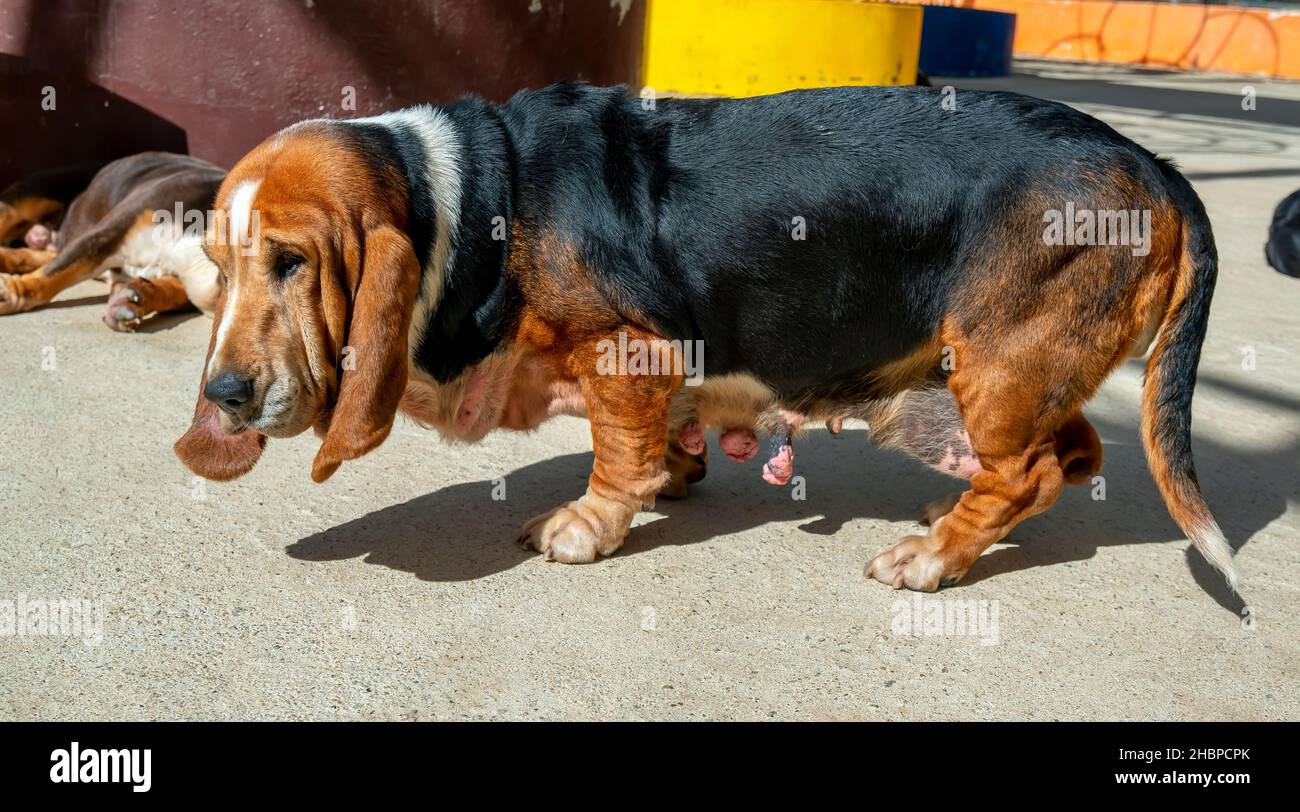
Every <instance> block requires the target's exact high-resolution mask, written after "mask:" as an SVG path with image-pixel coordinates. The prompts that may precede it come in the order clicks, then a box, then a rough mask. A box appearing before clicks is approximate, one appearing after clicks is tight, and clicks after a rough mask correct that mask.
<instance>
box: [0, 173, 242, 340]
mask: <svg viewBox="0 0 1300 812" xmlns="http://www.w3.org/2000/svg"><path fill="white" fill-rule="evenodd" d="M223 177H225V171H224V170H222V169H220V168H218V167H216V166H213V165H212V164H210V163H207V162H206V161H200V160H198V159H197V158H191V157H189V156H187V155H175V154H172V153H168V152H144V153H140V154H139V155H132V156H130V157H127V158H121V159H119V160H116V161H113V162H112V163H110V164H107V165H106V166H104V167H103V168H102V169H100V170H99V171H98V172H97V173H96V174H95V175H94V178H93V179H92V180H90V182H89V184H88V185H87V186H86V187H85V190H84V191H82V192H81V193H80V194H78V195H77V196H76V198H75V199H74V200H72V201H71V203H70V205H68V207H67V213H66V215H65V216H64V217H63V220H62V223H61V224H60V225H59V227H58V229H57V230H56V231H53V232H51V231H50V230H49V226H48V224H47V221H44V220H37V221H36V225H33V226H32V227H31V228H30V230H29V231H28V232H27V238H26V239H27V243H28V247H26V248H0V315H9V314H12V313H20V312H23V311H26V310H33V309H35V308H38V307H40V306H42V305H44V304H47V303H48V302H49V301H50V300H52V299H53V298H54V297H55V296H56V295H58V294H59V292H61V291H63V290H65V289H66V288H68V287H71V286H72V285H75V284H77V283H78V282H82V281H84V280H86V279H90V278H93V277H96V276H100V275H106V276H107V278H108V281H109V282H110V283H111V285H112V289H111V291H110V293H109V299H108V309H107V311H106V312H105V313H104V323H105V324H107V325H108V326H109V327H112V328H113V329H114V330H121V331H128V332H129V331H133V330H135V329H136V328H138V327H139V326H140V324H141V323H142V322H143V320H144V319H145V318H146V317H148V316H149V315H150V314H152V313H162V312H167V311H170V310H179V309H181V308H184V307H186V306H187V305H189V304H192V305H194V306H195V307H197V308H199V309H200V310H202V311H204V312H206V313H211V312H212V311H213V309H214V308H215V306H216V297H217V295H218V288H217V269H216V267H215V266H214V265H213V264H212V263H211V261H210V260H209V259H208V258H207V255H206V254H204V253H203V247H202V244H203V237H202V228H201V226H200V227H199V228H197V229H196V228H192V227H191V228H189V229H188V230H187V228H186V223H185V217H184V216H182V217H181V218H180V221H179V222H177V218H176V217H175V216H174V215H175V212H176V211H177V210H178V207H179V209H180V211H181V212H182V213H183V215H184V214H186V213H200V214H201V213H206V212H208V211H209V210H210V209H211V208H212V201H213V199H214V198H215V196H216V192H217V189H218V188H219V187H220V185H221V180H222V178H223ZM29 188H30V185H29ZM40 200H41V198H39V197H35V198H34V197H32V196H27V197H21V196H20V197H19V198H18V199H17V200H16V201H15V202H13V203H10V204H9V205H10V210H11V211H12V212H14V213H15V214H14V217H15V218H16V217H17V216H18V215H19V214H20V213H21V214H22V216H23V217H24V218H30V216H31V214H32V213H35V212H36V211H37V210H38V209H40V210H42V211H46V210H48V203H47V204H41V203H40ZM50 202H52V201H50ZM2 214H3V212H0V215H2ZM191 225H192V224H191Z"/></svg>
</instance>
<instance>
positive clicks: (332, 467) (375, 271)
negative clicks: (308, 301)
mask: <svg viewBox="0 0 1300 812" xmlns="http://www.w3.org/2000/svg"><path fill="white" fill-rule="evenodd" d="M349 277H350V278H355V277H352V275H351V274H350V275H349ZM419 288H420V265H419V262H418V261H417V260H416V258H415V251H414V249H412V247H411V241H410V240H409V239H408V238H407V236H406V234H404V233H402V232H401V231H400V230H398V229H397V228H396V227H394V226H381V227H379V228H376V229H373V230H371V231H370V232H368V233H367V234H366V240H365V247H364V250H363V252H362V265H361V273H360V275H359V278H357V281H356V282H355V283H354V290H355V293H354V294H353V296H352V305H351V313H350V315H349V319H348V338H347V346H346V347H344V352H343V356H342V369H341V370H340V375H341V378H340V381H339V393H338V399H337V401H336V402H335V404H334V408H333V409H332V410H331V412H330V414H329V415H328V417H327V418H326V420H327V421H328V422H327V423H326V425H327V426H328V428H326V429H325V442H324V443H322V444H321V447H320V451H318V452H317V453H316V461H315V462H314V463H313V464H312V469H311V478H312V479H314V480H315V481H317V482H324V481H325V480H327V479H329V478H330V476H331V475H332V474H333V473H334V472H335V471H337V470H338V467H339V465H341V464H342V463H343V462H344V461H345V460H351V459H356V458H357V457H360V456H361V455H362V454H365V453H366V452H367V451H370V450H371V449H373V448H375V447H376V446H378V445H379V444H380V443H382V442H383V441H384V438H386V437H387V436H388V432H389V431H390V430H392V428H393V419H394V418H395V417H396V416H397V405H398V403H399V402H400V401H401V399H402V393H403V392H404V391H406V364H407V358H406V349H407V340H406V335H407V332H408V330H409V328H410V325H411V311H412V309H413V308H414V307H415V296H416V294H417V293H418V292H419Z"/></svg>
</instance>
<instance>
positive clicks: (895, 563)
mask: <svg viewBox="0 0 1300 812" xmlns="http://www.w3.org/2000/svg"><path fill="white" fill-rule="evenodd" d="M942 549H943V544H942V542H941V541H940V540H939V539H938V538H937V537H935V536H933V535H930V536H908V537H907V538H904V539H903V540H902V541H900V542H898V543H897V544H895V545H894V546H893V547H890V548H889V549H888V550H885V551H884V552H883V553H881V554H880V555H878V556H876V557H875V558H873V559H871V561H870V562H868V564H867V566H866V569H864V570H863V571H862V574H863V576H865V577H867V578H875V579H876V580H877V581H879V582H880V583H882V584H888V585H889V586H892V587H893V588H894V589H902V588H903V587H907V588H908V589H911V590H914V591H916V592H934V591H936V590H938V589H939V587H943V586H951V585H952V584H955V583H957V581H959V580H960V579H961V577H962V576H963V575H965V574H966V570H965V569H961V570H957V569H956V568H954V567H952V566H951V565H950V564H949V563H948V562H947V561H946V560H945V558H944V556H943V554H942Z"/></svg>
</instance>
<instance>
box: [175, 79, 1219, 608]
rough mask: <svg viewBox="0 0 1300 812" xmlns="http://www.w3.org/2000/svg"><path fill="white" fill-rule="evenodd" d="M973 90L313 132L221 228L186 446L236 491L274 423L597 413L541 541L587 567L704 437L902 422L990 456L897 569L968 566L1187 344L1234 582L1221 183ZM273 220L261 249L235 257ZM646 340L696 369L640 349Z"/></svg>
mask: <svg viewBox="0 0 1300 812" xmlns="http://www.w3.org/2000/svg"><path fill="white" fill-rule="evenodd" d="M941 101H942V99H941V96H940V94H939V93H937V92H936V91H933V90H930V89H926V88H915V87H893V88H869V87H852V88H837V89H826V90H802V91H793V92H789V93H783V94H779V95H774V96H767V97H758V98H748V99H661V100H657V101H656V102H655V103H653V104H650V103H647V102H643V101H642V100H639V99H630V98H627V96H626V94H625V91H624V89H621V88H597V87H590V86H586V85H583V84H578V83H565V84H560V85H555V86H552V87H548V88H546V89H543V90H540V91H536V92H526V93H521V94H519V95H517V96H515V97H514V98H513V99H511V100H510V101H508V102H507V103H505V104H501V105H495V104H492V103H489V102H486V101H483V100H481V99H477V98H467V99H463V100H461V101H458V102H456V103H453V104H450V105H448V106H443V107H429V106H424V107H415V108H412V109H407V110H402V111H399V112H393V113H388V114H385V115H381V116H378V117H373V118H363V119H357V120H350V121H335V120H316V121H306V122H303V123H300V124H297V125H294V126H292V127H289V128H288V129H286V130H283V131H281V132H280V133H278V134H276V135H274V136H273V137H271V138H269V139H268V140H267V141H265V142H264V143H263V144H261V145H260V146H258V147H257V148H256V149H254V150H253V151H252V152H251V153H249V154H248V155H247V156H246V157H245V158H243V159H242V160H241V161H240V162H239V163H238V165H236V166H235V168H234V169H233V170H232V171H231V172H230V174H229V176H228V177H227V178H226V180H225V182H224V183H223V184H222V187H221V192H220V194H219V195H218V200H217V207H218V210H219V211H223V212H226V213H227V214H228V217H227V218H226V219H227V222H228V223H229V224H230V226H231V228H232V229H233V230H234V234H233V235H231V236H229V237H228V238H225V239H216V240H210V242H211V243H212V244H211V245H210V246H209V248H208V250H209V253H210V255H211V257H212V259H213V261H214V262H215V263H216V264H217V266H218V267H219V268H220V269H221V286H222V295H221V297H220V300H219V303H218V306H217V312H216V315H215V323H214V327H213V332H212V339H211V343H210V345H209V349H208V355H207V360H206V365H205V367H204V369H203V374H202V377H201V383H200V387H199V389H200V393H199V397H198V402H197V404H196V408H195V413H194V419H193V423H192V425H191V426H190V428H189V430H188V431H187V432H186V433H185V434H184V436H183V437H181V439H180V440H178V441H177V443H176V446H175V450H176V452H177V454H178V456H179V457H180V459H181V460H182V461H184V462H185V464H186V465H187V466H189V468H190V469H192V470H193V471H194V472H196V473H198V474H200V475H203V476H205V477H209V478H212V479H217V480H228V479H231V478H234V477H237V476H240V475H242V474H244V473H245V472H247V471H248V470H250V469H251V468H252V466H253V465H254V463H255V462H256V461H257V459H258V457H259V456H260V454H261V453H262V451H263V449H264V447H265V444H266V441H267V438H268V437H290V436H293V435H296V434H299V433H300V432H303V431H305V430H306V429H308V428H314V429H315V431H316V433H317V434H318V435H319V436H320V437H321V439H322V442H321V445H320V448H319V450H318V452H317V453H316V457H315V462H314V464H313V467H312V478H313V479H314V480H316V481H317V482H323V481H324V480H326V479H328V478H329V477H330V476H331V475H332V474H333V473H334V472H335V471H336V470H337V469H338V468H339V466H340V464H341V463H343V462H344V461H346V460H350V459H354V458H356V457H359V456H361V455H363V454H365V453H367V452H369V451H371V450H372V449H374V448H376V447H377V446H378V445H380V444H381V443H382V442H383V441H384V439H385V438H386V437H387V435H388V433H389V431H390V429H391V427H392V424H393V421H394V417H395V415H396V414H397V412H399V411H400V412H402V413H404V414H406V415H407V416H408V417H410V418H411V419H413V420H414V421H416V422H417V423H419V424H422V425H424V426H426V427H432V428H435V429H437V430H438V431H439V432H440V433H441V434H442V435H443V436H444V437H447V438H451V439H453V440H459V441H464V442H473V441H476V440H478V439H480V438H481V437H483V436H484V435H485V434H486V433H487V432H489V431H492V430H494V429H513V430H529V429H533V428H535V427H536V426H537V425H539V424H540V423H542V422H543V421H544V420H546V419H547V418H548V417H550V416H552V415H556V414H575V415H584V416H586V417H587V418H588V419H589V421H590V425H591V434H592V444H593V446H594V452H595V453H594V456H595V461H594V464H593V466H592V472H591V477H590V479H589V481H588V486H587V490H586V493H585V494H583V495H581V496H579V498H577V499H576V500H574V501H572V502H569V503H568V504H566V505H562V506H560V507H557V508H556V509H554V510H552V511H550V512H549V513H546V514H544V515H541V516H537V517H535V518H533V519H532V520H530V521H528V522H527V523H526V524H524V526H523V530H522V533H521V537H520V540H521V541H522V542H524V543H525V544H526V545H527V546H531V547H533V548H535V549H536V550H538V551H540V552H542V553H543V554H544V555H545V556H546V557H547V558H550V559H555V560H558V561H564V562H588V561H592V560H594V559H596V558H597V557H599V556H605V555H610V554H611V553H613V552H614V551H615V550H617V549H618V548H619V546H620V545H621V544H622V543H623V540H624V536H625V535H626V534H627V532H628V528H629V525H630V523H631V521H632V519H633V516H634V514H635V513H636V512H637V511H638V510H639V509H641V507H642V506H643V504H648V503H652V502H653V500H654V498H655V496H656V494H658V493H660V492H663V491H665V490H666V489H667V490H675V491H676V493H677V494H678V495H680V494H681V493H682V492H683V491H684V483H687V482H690V481H693V480H696V479H698V478H699V477H700V476H702V475H703V472H704V464H705V455H704V450H705V448H704V447H705V445H706V442H705V441H704V432H705V431H706V430H709V431H712V430H714V429H716V430H718V431H721V432H722V433H723V434H722V437H723V439H724V440H725V442H723V443H722V445H723V448H724V450H725V451H727V453H728V455H729V456H733V457H736V458H738V459H744V458H747V457H750V456H752V455H753V453H754V452H755V451H756V449H757V442H756V438H755V434H754V432H755V430H756V429H757V430H758V431H760V432H768V433H772V434H773V435H774V436H775V437H776V441H775V442H776V447H775V448H774V453H773V455H772V459H771V460H770V461H769V462H768V464H767V466H765V469H764V475H765V477H768V478H769V481H777V482H780V481H784V480H786V479H788V474H789V469H790V466H791V464H792V462H793V456H792V455H793V449H792V447H791V440H790V438H791V437H792V436H793V435H795V434H796V433H797V432H798V431H800V430H801V429H802V428H804V427H806V426H808V425H809V424H811V423H813V422H822V421H825V422H826V423H828V425H829V426H830V427H831V428H832V429H835V428H838V426H839V425H840V423H841V421H843V420H844V419H864V420H866V421H867V423H868V427H869V433H870V436H871V437H872V438H873V441H874V442H876V443H878V444H880V445H884V446H889V447H895V448H901V449H903V450H905V451H908V452H911V453H913V454H915V455H916V456H918V457H920V458H921V459H922V460H923V461H925V462H927V463H929V464H931V465H933V466H935V467H937V468H939V469H940V470H942V471H945V472H947V473H951V474H954V475H956V476H960V477H963V478H966V479H968V480H969V489H968V490H967V491H966V492H965V493H963V494H961V496H960V498H958V499H954V500H949V501H947V502H942V503H939V504H936V505H933V506H931V508H930V509H929V510H928V511H927V514H928V518H929V519H930V527H929V530H928V532H926V534H925V535H917V536H910V537H907V538H905V539H903V540H902V541H900V542H898V543H897V544H895V545H893V546H891V547H889V548H888V549H886V550H884V551H883V552H881V553H880V554H879V555H877V556H876V557H875V558H874V559H872V560H871V562H870V563H869V564H868V565H867V568H866V575H867V576H868V577H870V578H875V579H877V580H879V581H882V582H884V583H886V584H889V585H890V586H893V587H895V588H901V587H907V588H910V589H915V590H934V589H937V588H939V587H941V586H945V585H948V584H951V583H953V582H955V581H957V580H958V579H960V578H961V577H962V576H963V575H964V574H965V573H966V572H967V570H968V569H969V568H970V567H971V565H972V564H973V563H974V562H975V561H976V559H977V558H978V557H979V556H980V554H981V553H982V552H983V551H984V550H985V549H987V548H988V547H989V546H990V545H991V544H993V543H994V542H996V541H998V540H999V539H1001V538H1003V537H1004V536H1005V535H1006V534H1007V533H1008V532H1009V531H1010V530H1011V529H1012V528H1013V527H1014V526H1015V525H1016V524H1017V523H1019V522H1021V521H1023V520H1024V519H1026V518H1028V517H1030V516H1033V515H1035V514H1037V513H1040V512H1042V511H1044V510H1046V509H1047V508H1048V507H1049V506H1050V505H1052V503H1053V502H1054V501H1055V500H1056V499H1057V496H1058V494H1060V492H1061V490H1062V487H1063V485H1064V484H1065V483H1066V482H1087V481H1089V480H1090V479H1091V478H1092V476H1093V475H1094V474H1095V473H1096V472H1097V471H1098V470H1099V469H1100V466H1101V461H1102V450H1101V444H1100V442H1099V440H1098V437H1097V434H1096V432H1095V431H1094V430H1093V429H1092V427H1091V426H1090V425H1089V424H1088V422H1087V421H1086V420H1085V419H1084V417H1083V416H1082V414H1081V412H1080V409H1081V407H1082V406H1083V404H1084V403H1085V402H1086V401H1087V400H1088V399H1089V398H1090V397H1091V396H1092V395H1093V393H1094V392H1095V391H1096V390H1097V388H1098V386H1099V385H1100V384H1101V382H1102V380H1103V379H1104V378H1106V376H1107V375H1108V374H1109V373H1110V372H1111V371H1112V370H1113V369H1114V368H1115V367H1116V366H1117V365H1119V364H1120V363H1121V362H1122V361H1123V360H1124V359H1125V358H1128V357H1130V356H1136V355H1142V354H1144V353H1145V352H1146V350H1147V348H1148V346H1149V345H1150V344H1151V343H1152V341H1153V340H1154V344H1155V349H1154V352H1153V354H1152V355H1151V358H1150V360H1149V362H1148V365H1147V373H1148V375H1147V382H1146V389H1145V395H1144V399H1143V407H1142V416H1143V417H1142V429H1143V431H1142V436H1143V440H1144V444H1145V447H1146V451H1147V456H1148V460H1149V463H1150V467H1151V469H1152V471H1153V473H1154V476H1155V480H1156V482H1157V483H1158V485H1159V488H1160V491H1161V493H1162V494H1163V496H1164V499H1165V501H1166V504H1167V506H1168V508H1169V510H1170V512H1171V514H1172V515H1173V517H1174V519H1175V520H1176V521H1177V522H1178V524H1179V525H1180V527H1182V529H1183V530H1184V531H1185V532H1186V533H1187V535H1188V536H1189V537H1190V538H1191V540H1192V541H1193V543H1194V544H1195V545H1196V547H1197V548H1199V549H1200V550H1201V552H1202V553H1203V554H1204V555H1205V556H1206V557H1207V558H1208V559H1209V561H1210V562H1212V563H1213V564H1214V565H1215V566H1216V567H1218V568H1219V569H1220V570H1221V571H1222V572H1223V573H1224V574H1225V575H1227V576H1228V577H1229V578H1230V579H1233V580H1234V582H1235V570H1234V562H1233V560H1232V557H1231V552H1230V549H1229V547H1228V545H1227V544H1226V542H1225V540H1224V538H1223V535H1222V533H1221V532H1220V530H1219V528H1218V526H1217V525H1216V524H1215V521H1214V519H1213V518H1212V516H1211V514H1210V511H1209V509H1208V507H1207V505H1206V503H1205V501H1204V499H1203V497H1202V495H1201V491H1200V489H1199V487H1198V485H1197V480H1196V476H1195V473H1194V471H1193V467H1192V458H1191V444H1190V438H1191V434H1190V429H1191V398H1192V390H1193V386H1194V384H1195V379H1196V368H1197V364H1198V360H1199V354H1200V347H1201V342H1202V339H1203V336H1204V333H1205V326H1206V318H1207V314H1208V308H1209V304H1210V297H1211V292H1212V290H1213V287H1214V280H1215V275H1216V273H1217V266H1216V262H1217V260H1216V254H1215V247H1214V240H1213V236H1212V235H1211V232H1210V224H1209V221H1208V219H1207V217H1206V214H1205V211H1204V209H1203V208H1202V206H1201V203H1200V201H1199V200H1198V199H1197V197H1196V195H1195V193H1194V192H1193V191H1192V188H1191V187H1190V185H1189V184H1188V183H1187V181H1186V180H1184V178H1183V177H1182V176H1181V175H1180V174H1179V173H1178V172H1177V171H1176V170H1175V169H1174V167H1173V166H1172V165H1170V164H1169V163H1168V162H1166V161H1164V160H1161V159H1159V158H1157V157H1156V156H1154V155H1153V154H1151V153H1150V152H1147V151H1146V150H1144V149H1142V148H1141V147H1139V146H1137V145H1136V144H1134V143H1133V142H1131V141H1129V140H1128V139H1126V138H1124V137H1122V136H1121V135H1119V134H1118V133H1116V132H1115V131H1114V130H1112V129H1111V128H1110V127H1108V126H1106V125H1105V124H1103V123H1101V122H1100V121H1097V120H1096V119H1093V118H1091V117H1089V116H1087V115H1084V114H1083V113H1080V112H1078V111H1075V110H1073V109H1071V108H1069V107H1066V106H1063V105H1060V104H1055V103H1051V102H1046V101H1040V100H1036V99H1031V98H1027V97H1024V96H1019V95H1014V94H1008V93H979V92H966V93H963V94H962V96H961V98H960V100H959V102H960V103H959V104H958V106H957V109H956V110H952V109H946V107H945V105H943V104H941ZM949 107H950V106H949ZM1085 209H1086V210H1090V211H1094V212H1100V213H1105V212H1126V213H1127V212H1130V211H1134V212H1144V213H1146V214H1145V220H1146V221H1147V222H1149V226H1150V228H1149V233H1147V234H1146V236H1145V237H1141V235H1137V237H1135V239H1134V240H1133V241H1132V242H1131V243H1130V242H1129V241H1127V240H1126V241H1125V242H1124V244H1112V243H1113V242H1114V241H1111V242H1107V243H1105V244H1103V243H1102V242H1100V241H1097V240H1092V241H1089V240H1088V239H1086V238H1087V236H1088V235H1087V233H1084V232H1082V231H1079V230H1076V229H1075V228H1074V227H1073V225H1071V227H1070V229H1069V230H1068V232H1066V233H1065V234H1064V235H1063V236H1062V235H1060V234H1054V233H1053V232H1052V231H1051V221H1052V216H1053V213H1054V212H1059V211H1064V210H1069V211H1071V212H1076V211H1077V210H1085ZM255 214H256V215H257V216H258V217H259V218H260V239H259V240H258V246H257V248H256V250H253V251H246V252H236V251H232V250H231V249H230V248H229V247H228V246H229V245H231V244H237V243H239V242H240V240H242V239H243V231H242V230H243V229H245V228H246V227H247V224H248V223H249V221H250V219H251V218H252V217H253V216H254V215H255ZM1137 220H1138V224H1139V225H1140V224H1141V223H1142V222H1143V221H1144V217H1137ZM1045 222H1047V223H1048V228H1046V229H1045V227H1044V223H1045ZM1157 335H1158V338H1157ZM647 346H648V347H654V348H657V349H656V350H655V352H659V353H660V355H661V357H662V361H663V363H658V364H656V363H649V364H647V363H644V360H645V359H644V358H642V362H640V363H632V362H629V363H623V360H626V359H616V360H618V363H611V350H613V352H614V354H615V355H617V353H618V352H619V351H621V348H631V347H639V348H644V347H647ZM691 348H698V352H696V353H695V355H696V357H697V360H699V362H700V372H699V374H698V375H696V376H695V378H694V379H692V380H688V371H687V370H685V369H684V365H683V364H682V360H683V356H684V355H685V354H686V353H687V352H688V351H691ZM629 352H631V350H629ZM652 360H653V359H652ZM521 518H522V517H521Z"/></svg>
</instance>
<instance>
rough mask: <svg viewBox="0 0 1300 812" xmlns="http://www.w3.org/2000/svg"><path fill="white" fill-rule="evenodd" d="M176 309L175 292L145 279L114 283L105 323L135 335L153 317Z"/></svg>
mask: <svg viewBox="0 0 1300 812" xmlns="http://www.w3.org/2000/svg"><path fill="white" fill-rule="evenodd" d="M181 303H182V304H183V301H182V302H181ZM176 306H177V302H176V301H175V297H174V291H171V290H169V288H167V287H165V286H164V285H161V284H159V283H158V282H154V281H153V280H150V279H146V278H144V277H142V276H137V277H132V278H131V279H129V280H127V281H125V282H116V283H114V285H113V290H112V292H111V293H109V295H108V309H107V310H105V311H104V323H105V324H107V325H108V326H109V327H111V328H113V329H114V330H117V331H118V332H121V333H131V332H134V331H135V330H137V329H139V327H140V325H141V323H142V322H144V320H145V318H146V317H148V316H149V315H150V314H152V313H159V312H162V311H166V310H173V309H175V308H176Z"/></svg>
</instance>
